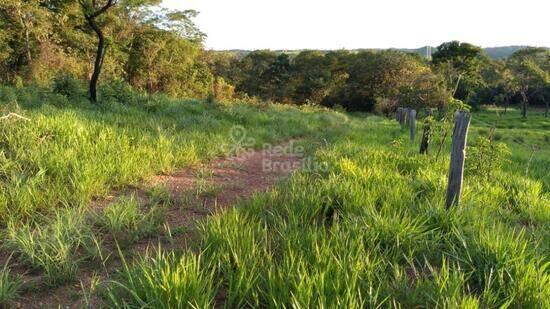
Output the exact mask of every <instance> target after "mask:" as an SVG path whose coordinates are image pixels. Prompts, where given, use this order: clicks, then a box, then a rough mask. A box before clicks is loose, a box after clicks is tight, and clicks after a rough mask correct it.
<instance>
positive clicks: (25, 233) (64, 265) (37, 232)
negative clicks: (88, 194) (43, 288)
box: [4, 209, 98, 285]
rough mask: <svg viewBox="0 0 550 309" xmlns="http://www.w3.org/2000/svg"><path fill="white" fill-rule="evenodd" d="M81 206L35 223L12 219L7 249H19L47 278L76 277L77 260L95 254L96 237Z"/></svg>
mask: <svg viewBox="0 0 550 309" xmlns="http://www.w3.org/2000/svg"><path fill="white" fill-rule="evenodd" d="M86 218H87V215H86V212H85V211H84V210H81V209H59V210H56V211H55V215H53V216H51V217H42V216H40V217H39V218H36V219H35V222H33V223H21V222H10V223H9V224H8V227H7V230H6V236H5V239H4V249H8V250H11V251H12V252H14V253H16V254H17V255H18V256H19V258H20V259H21V260H22V261H23V262H25V263H26V264H27V265H28V266H29V267H30V268H31V269H34V270H38V271H41V272H42V273H43V275H44V277H45V282H46V283H47V284H49V285H59V284H62V283H65V282H69V281H71V280H73V279H74V278H75V276H76V274H77V272H78V264H79V262H80V261H81V260H83V259H89V258H94V257H96V255H97V254H98V252H97V249H98V248H97V240H96V239H95V236H94V235H93V233H92V231H91V230H90V228H89V225H88V224H87V222H86Z"/></svg>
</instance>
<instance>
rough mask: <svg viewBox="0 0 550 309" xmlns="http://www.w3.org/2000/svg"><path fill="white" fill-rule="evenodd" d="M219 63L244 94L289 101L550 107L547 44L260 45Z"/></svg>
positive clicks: (360, 106)
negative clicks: (509, 50) (285, 49)
mask: <svg viewBox="0 0 550 309" xmlns="http://www.w3.org/2000/svg"><path fill="white" fill-rule="evenodd" d="M211 67H212V68H213V71H214V72H215V75H216V76H221V77H223V78H224V80H226V81H229V82H230V83H231V84H232V85H235V88H236V92H237V93H241V94H247V95H250V96H257V97H259V98H261V99H262V100H271V101H275V102H284V103H295V104H304V103H312V104H321V105H325V106H334V105H341V106H343V107H345V108H347V109H352V110H364V111H373V110H378V111H381V112H386V111H394V110H395V107H396V106H397V105H402V106H410V107H441V106H444V105H446V104H447V103H448V101H449V99H450V98H451V97H453V98H455V99H459V100H462V101H464V102H466V103H468V104H470V105H472V106H473V107H474V108H475V107H477V106H479V105H481V104H493V103H494V104H498V105H502V106H505V107H506V106H508V105H509V104H520V106H521V107H525V108H527V106H528V105H529V104H532V105H539V106H546V108H548V103H549V102H550V86H549V85H550V84H549V76H550V75H549V74H550V51H548V50H547V49H544V48H526V49H522V50H519V51H517V52H515V53H514V54H513V55H512V56H511V57H509V58H508V59H505V60H494V59H491V58H490V57H488V56H487V55H486V54H485V52H484V51H483V50H482V49H481V48H479V47H477V46H474V45H471V44H468V43H460V42H456V41H452V42H447V43H443V44H441V45H440V46H439V47H438V48H437V51H436V52H435V53H434V54H433V56H432V59H426V58H424V57H421V56H419V55H418V54H409V53H403V52H399V51H393V50H387V51H379V52H374V51H373V52H370V51H365V52H355V53H353V52H349V51H345V50H342V51H333V52H319V51H303V52H300V53H299V54H297V55H295V56H292V57H291V56H289V55H287V54H284V53H275V52H272V51H254V52H251V53H249V54H247V55H246V56H244V57H242V58H238V57H236V56H235V55H233V54H231V53H225V54H224V53H220V54H217V55H216V61H215V62H214V64H211Z"/></svg>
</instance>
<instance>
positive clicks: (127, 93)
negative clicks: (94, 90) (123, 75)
mask: <svg viewBox="0 0 550 309" xmlns="http://www.w3.org/2000/svg"><path fill="white" fill-rule="evenodd" d="M100 95H101V99H102V100H106V101H113V100H114V101H116V102H118V103H122V104H129V105H130V104H133V105H138V104H143V103H144V102H145V99H146V95H143V94H142V93H140V92H138V91H136V90H134V89H133V88H132V86H130V84H128V83H127V82H125V81H123V80H120V79H114V80H110V81H108V82H107V83H105V84H102V86H101V88H100Z"/></svg>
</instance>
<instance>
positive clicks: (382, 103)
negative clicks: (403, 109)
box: [375, 98, 398, 117]
mask: <svg viewBox="0 0 550 309" xmlns="http://www.w3.org/2000/svg"><path fill="white" fill-rule="evenodd" d="M397 105H398V102H397V101H396V100H392V99H388V98H378V99H376V107H375V111H376V113H378V114H383V115H386V116H388V117H389V116H390V114H391V113H393V112H394V111H395V110H396V109H397Z"/></svg>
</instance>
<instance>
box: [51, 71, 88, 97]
mask: <svg viewBox="0 0 550 309" xmlns="http://www.w3.org/2000/svg"><path fill="white" fill-rule="evenodd" d="M52 91H53V92H54V93H57V94H61V95H64V96H66V97H67V98H77V97H81V96H84V94H85V90H84V85H83V84H82V82H81V81H79V80H77V79H76V78H74V77H72V76H71V75H69V74H65V73H61V74H58V75H57V76H56V77H55V78H54V79H53V84H52Z"/></svg>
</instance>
